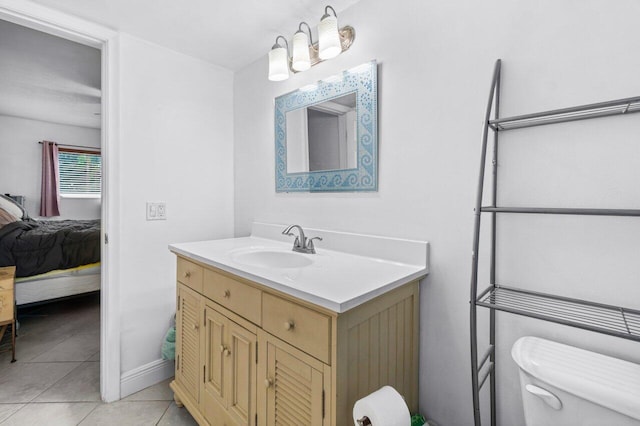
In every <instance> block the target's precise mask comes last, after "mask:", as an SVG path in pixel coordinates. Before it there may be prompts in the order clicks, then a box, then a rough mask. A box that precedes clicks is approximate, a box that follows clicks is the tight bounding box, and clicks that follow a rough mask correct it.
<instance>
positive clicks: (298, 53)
mask: <svg viewBox="0 0 640 426" xmlns="http://www.w3.org/2000/svg"><path fill="white" fill-rule="evenodd" d="M291 67H292V68H293V69H294V70H296V71H306V70H308V69H309V68H311V58H310V56H309V38H308V37H307V35H306V34H305V33H304V32H302V31H298V32H297V33H295V34H294V35H293V61H292V64H291Z"/></svg>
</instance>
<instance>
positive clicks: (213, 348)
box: [202, 306, 229, 409]
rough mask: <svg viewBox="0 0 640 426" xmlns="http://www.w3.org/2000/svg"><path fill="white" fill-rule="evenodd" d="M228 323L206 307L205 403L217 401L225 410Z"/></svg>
mask: <svg viewBox="0 0 640 426" xmlns="http://www.w3.org/2000/svg"><path fill="white" fill-rule="evenodd" d="M228 321H229V320H228V319H227V318H226V317H225V316H223V315H222V314H220V313H219V312H217V311H215V310H214V309H211V307H209V306H206V307H205V321H204V323H205V331H204V341H203V342H202V344H203V352H202V354H203V356H202V359H203V361H204V364H203V369H204V374H205V378H204V384H203V392H202V393H203V403H204V405H205V406H206V405H210V403H211V402H213V401H216V402H217V403H218V404H220V405H222V407H223V408H224V409H226V408H227V402H226V385H225V381H226V380H227V377H226V374H225V365H224V356H225V351H228V349H227V347H226V344H225V342H226V337H225V335H226V334H227V327H228Z"/></svg>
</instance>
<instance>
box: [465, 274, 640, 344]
mask: <svg viewBox="0 0 640 426" xmlns="http://www.w3.org/2000/svg"><path fill="white" fill-rule="evenodd" d="M476 305H478V306H484V307H486V308H490V309H497V310H500V311H505V312H511V313H513V314H517V315H523V316H527V317H532V318H537V319H541V320H545V321H550V322H555V323H558V324H564V325H568V326H571V327H577V328H582V329H585V330H590V331H595V332H598V333H604V334H608V335H611V336H617V337H622V338H624V339H629V340H635V341H639V342H640V311H637V310H634V309H627V308H621V307H617V306H612V305H604V304H601V303H593V302H589V301H585V300H578V299H571V298H567V297H561V296H556V295H550V294H544V293H537V292H532V291H527V290H521V289H516V288H510V287H502V286H500V287H495V288H492V287H489V288H488V289H487V290H485V291H484V292H482V293H481V295H480V296H479V297H478V299H477V300H476Z"/></svg>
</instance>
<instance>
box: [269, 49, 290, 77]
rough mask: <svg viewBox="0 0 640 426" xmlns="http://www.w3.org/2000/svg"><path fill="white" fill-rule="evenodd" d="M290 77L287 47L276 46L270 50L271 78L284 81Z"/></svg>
mask: <svg viewBox="0 0 640 426" xmlns="http://www.w3.org/2000/svg"><path fill="white" fill-rule="evenodd" d="M288 78H289V58H288V54H287V49H285V48H284V47H275V48H273V49H271V50H270V51H269V80H271V81H282V80H286V79H288Z"/></svg>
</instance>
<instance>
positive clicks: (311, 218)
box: [234, 0, 640, 426]
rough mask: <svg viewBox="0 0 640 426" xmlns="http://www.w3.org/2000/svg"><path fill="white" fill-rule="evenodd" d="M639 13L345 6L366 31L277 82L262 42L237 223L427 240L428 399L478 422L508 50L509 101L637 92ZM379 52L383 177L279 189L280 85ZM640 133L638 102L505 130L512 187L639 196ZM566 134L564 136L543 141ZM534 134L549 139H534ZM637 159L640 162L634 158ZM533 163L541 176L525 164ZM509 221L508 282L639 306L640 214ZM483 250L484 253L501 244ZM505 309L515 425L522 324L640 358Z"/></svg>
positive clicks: (241, 140) (245, 115)
mask: <svg viewBox="0 0 640 426" xmlns="http://www.w3.org/2000/svg"><path fill="white" fill-rule="evenodd" d="M639 13H640V3H638V2H636V1H633V0H621V1H618V2H610V1H606V0H588V1H578V0H566V1H562V2H558V1H553V0H543V1H538V2H529V1H524V0H517V1H514V0H489V1H485V2H476V1H472V0H465V1H462V0H458V1H438V2H435V1H429V2H426V1H424V2H423V1H417V0H413V1H410V0H403V1H399V2H388V1H385V0H369V1H363V2H360V3H358V4H356V5H355V6H353V7H351V8H350V9H348V10H347V11H345V12H343V13H341V14H340V17H339V19H340V22H341V24H343V25H344V24H350V25H353V26H354V27H355V29H356V32H357V38H356V41H355V44H354V45H353V46H352V47H351V50H350V51H348V52H347V53H345V54H343V55H342V56H340V57H339V58H336V59H333V60H331V61H329V62H327V63H324V64H320V65H318V66H316V67H314V68H313V69H311V70H310V71H307V72H305V73H301V74H297V75H295V76H293V77H291V78H290V79H289V80H288V81H286V82H281V83H275V82H269V81H268V80H267V58H266V54H265V56H264V57H263V58H262V59H261V60H259V61H257V62H255V63H253V64H252V65H250V66H248V67H246V68H245V69H243V70H241V71H240V72H238V73H236V75H235V86H234V87H235V89H234V90H235V92H234V93H235V97H234V100H235V109H234V114H235V117H234V120H235V193H236V197H235V208H236V211H235V232H236V235H237V236H242V235H246V234H248V233H249V231H250V223H251V221H253V220H259V221H265V222H277V223H299V224H301V225H303V226H308V227H316V228H329V229H336V230H345V231H353V232H362V233H371V234H378V235H389V236H399V237H408V238H417V239H427V240H429V241H430V242H431V244H432V246H431V248H432V251H431V254H432V257H431V274H430V275H429V277H428V278H427V279H426V280H425V282H424V283H423V285H422V296H421V300H422V303H421V307H422V318H421V355H420V359H421V365H420V392H421V393H420V405H421V411H422V412H423V413H425V414H427V415H428V416H429V417H431V418H433V419H434V420H436V421H437V422H438V423H439V424H441V425H447V426H456V425H460V426H463V425H469V424H472V420H471V418H472V408H471V382H470V360H469V343H468V342H469V325H468V324H469V318H468V310H469V305H468V301H469V290H468V286H469V276H470V261H471V243H472V225H473V211H472V209H473V204H474V196H475V186H476V179H477V172H478V169H477V167H478V163H479V158H478V157H479V147H480V137H481V129H482V117H483V115H484V109H485V105H486V100H487V96H488V91H489V83H490V79H491V73H492V69H493V64H494V61H495V59H496V58H499V57H500V58H503V60H504V66H503V85H502V89H503V91H502V105H501V111H502V113H503V115H514V114H519V113H526V112H534V111H536V110H544V109H549V108H559V107H564V106H571V105H574V104H581V103H590V102H598V101H603V100H608V99H616V98H622V97H628V96H634V95H638V94H640V79H638V78H637V75H636V74H637V69H639V66H640V55H637V54H634V52H638V51H640V39H639V38H638V37H636V36H635V33H634V30H633V29H634V28H635V27H636V20H637V19H636V17H637V16H638V14H639ZM282 30H283V31H286V29H285V28H283V29H282ZM265 53H266V52H265ZM373 58H375V59H377V60H378V61H379V63H380V68H379V86H378V89H379V147H380V151H379V152H380V157H379V158H380V161H379V171H380V180H379V191H378V192H377V193H373V194H371V193H365V194H355V193H354V194H317V193H314V194H276V193H275V190H274V186H275V184H274V160H273V159H274V149H273V146H274V141H273V99H274V97H276V96H279V95H281V94H284V93H286V92H289V91H291V90H293V89H295V88H298V87H301V86H304V85H306V84H309V83H311V82H313V81H315V80H318V79H320V78H325V77H327V76H329V75H331V74H333V73H337V72H339V71H341V70H343V69H347V68H350V67H352V66H355V65H358V64H361V63H364V62H366V61H368V60H370V59H373ZM572 131H575V133H572ZM639 131H640V123H638V118H637V117H635V116H630V117H622V118H611V119H601V120H596V121H592V122H580V123H574V124H571V125H563V126H556V127H555V128H553V127H550V128H540V129H538V130H532V131H531V132H530V133H525V132H522V131H515V132H513V133H512V134H506V135H505V137H504V138H503V139H504V141H505V143H504V144H503V145H502V146H503V149H502V150H501V157H500V183H501V185H502V191H501V192H500V196H499V199H500V200H503V201H504V202H505V203H508V202H512V203H514V204H518V205H536V204H540V205H542V206H545V205H553V206H569V205H577V206H590V207H604V206H613V207H622V206H626V207H628V208H639V207H640V206H639V205H638V199H640V192H639V191H640V189H639V187H638V185H637V182H638V178H640V172H639V170H640V168H638V164H639V163H638V161H637V160H640V148H639V145H638V144H637V135H638V133H639ZM551 134H554V135H560V136H563V137H564V138H561V140H559V139H557V138H556V139H546V136H547V135H551ZM574 134H575V135H576V136H572V135H574ZM530 138H536V139H535V140H536V142H535V143H531V144H526V142H527V141H530V140H533V139H530ZM583 156H584V158H586V159H582V158H583ZM626 160H631V161H635V163H634V167H622V166H621V164H622V163H623V162H624V161H626ZM529 173H536V174H537V178H531V179H528V178H526V175H527V174H529ZM570 188H571V189H570ZM573 188H575V189H573ZM516 225H519V226H516ZM502 226H503V228H501V229H502V230H501V231H500V235H499V236H500V242H501V244H500V249H499V250H500V255H501V261H500V263H499V271H498V272H499V273H498V278H499V279H500V280H502V281H504V283H507V284H518V285H523V286H536V285H537V284H538V283H539V282H541V283H542V285H541V288H542V289H543V290H546V291H557V292H562V293H564V294H575V295H576V296H577V297H585V298H589V299H596V300H598V299H600V300H604V301H606V302H608V303H619V304H622V305H624V306H628V307H631V308H636V309H638V308H640V305H639V304H638V303H639V302H638V300H640V294H639V291H640V290H638V286H637V269H634V265H637V264H638V261H639V260H640V252H639V248H638V245H637V241H634V240H637V238H635V237H637V235H639V233H638V231H640V228H639V226H638V222H637V221H636V222H634V221H633V220H631V219H624V218H622V219H620V218H618V219H616V218H574V217H560V218H550V217H542V218H540V217H534V216H529V217H518V218H509V219H506V220H503V221H502ZM318 247H319V248H320V249H321V247H322V244H318ZM481 254H482V255H483V257H484V258H485V259H486V249H485V250H484V251H483V252H482V253H481ZM565 271H566V272H565ZM483 272H486V268H485V269H484V271H483ZM484 275H485V276H484V277H483V281H482V282H483V283H486V282H487V281H486V274H484ZM481 285H482V284H481ZM485 314H486V313H485ZM499 320H500V324H501V327H500V328H499V330H498V331H499V333H498V345H499V347H500V349H499V351H498V352H499V353H498V363H499V367H498V370H499V392H498V398H499V412H500V416H499V417H500V420H501V422H500V423H502V424H508V425H519V424H523V418H522V409H521V406H520V404H521V402H520V397H519V390H518V387H517V386H518V382H517V380H518V377H517V374H516V369H515V367H514V365H513V363H512V361H511V358H510V355H509V350H510V347H511V345H512V344H513V342H514V340H515V339H516V338H517V337H518V336H520V335H523V334H534V335H539V336H546V337H550V338H554V339H557V340H560V341H564V342H569V343H573V344H577V345H579V346H582V347H586V348H590V349H594V350H598V351H600V352H603V353H606V354H611V355H617V356H622V357H624V358H626V359H629V360H634V361H636V362H640V353H639V352H638V350H637V343H633V342H629V341H623V340H620V339H616V338H612V337H607V336H602V335H594V334H591V333H587V332H582V331H578V330H575V329H569V328H566V327H561V326H555V325H551V324H549V323H543V322H537V321H533V320H527V319H524V320H522V319H518V318H517V317H514V316H508V315H506V314H505V315H499ZM483 350H484V348H481V349H480V351H481V352H482V351H483ZM484 411H485V412H486V411H487V410H486V409H485V410H484Z"/></svg>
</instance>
